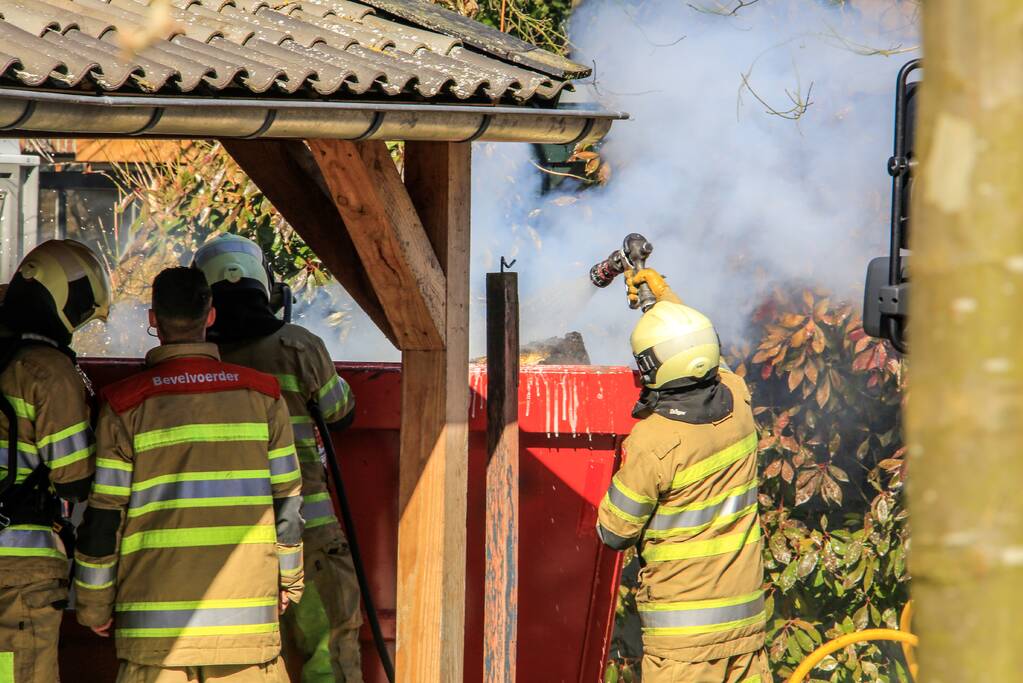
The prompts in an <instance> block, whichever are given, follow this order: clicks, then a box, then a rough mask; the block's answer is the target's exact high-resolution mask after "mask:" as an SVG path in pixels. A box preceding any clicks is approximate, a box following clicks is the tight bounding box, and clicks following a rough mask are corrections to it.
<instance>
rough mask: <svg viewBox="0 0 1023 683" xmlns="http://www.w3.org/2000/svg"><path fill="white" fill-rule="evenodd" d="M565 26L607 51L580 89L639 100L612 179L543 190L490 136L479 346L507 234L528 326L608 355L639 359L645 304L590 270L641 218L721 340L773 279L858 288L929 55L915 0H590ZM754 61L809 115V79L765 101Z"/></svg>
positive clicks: (620, 126) (478, 205)
mask: <svg viewBox="0 0 1023 683" xmlns="http://www.w3.org/2000/svg"><path fill="white" fill-rule="evenodd" d="M693 4H694V5H696V4H698V3H697V2H695V1H694V3H693ZM735 4H736V3H734V2H729V3H724V5H722V6H726V7H727V9H731V8H732V7H734V6H735ZM703 7H704V8H714V7H718V5H716V4H714V0H708V1H707V4H706V5H704V6H703ZM570 37H571V39H572V41H573V43H574V45H575V49H574V51H573V53H572V56H573V58H574V59H576V60H577V61H581V62H583V63H586V64H590V63H592V64H594V65H595V75H594V77H593V78H591V79H589V80H588V83H587V84H586V85H583V86H581V87H580V90H581V91H582V92H581V94H582V95H584V96H585V97H588V98H590V99H592V100H594V101H597V102H599V103H600V104H601V105H603V106H604V107H605V108H607V109H612V110H621V111H627V112H629V113H630V114H631V115H632V117H633V120H631V121H624V122H619V123H616V124H615V125H614V127H613V128H612V131H611V133H610V135H609V136H608V138H607V141H606V143H605V144H604V146H603V149H602V154H603V156H604V158H605V159H606V160H607V161H608V163H609V164H610V165H611V169H612V176H611V180H610V182H609V183H608V184H607V185H606V186H605V187H602V188H599V189H595V190H590V191H587V192H584V193H582V194H581V195H579V196H578V201H575V202H570V200H569V198H568V197H567V196H565V197H560V198H559V197H557V196H554V197H551V196H548V197H546V198H541V197H540V196H539V180H538V175H539V172H538V171H537V170H536V169H535V167H534V166H533V165H532V164H531V163H530V160H531V153H532V152H531V149H530V147H529V146H527V145H508V144H505V145H487V144H483V145H477V149H476V150H475V156H474V176H473V182H474V193H473V202H474V210H473V239H474V245H473V246H474V248H473V268H474V271H473V275H472V277H473V281H472V284H473V291H474V292H475V293H477V295H476V297H475V298H474V302H475V303H476V306H475V308H474V311H473V313H474V317H473V323H474V325H473V343H474V352H478V351H479V350H481V349H482V348H484V347H483V332H484V329H483V325H482V324H481V323H482V321H483V315H484V311H483V307H482V304H481V303H480V299H479V293H481V292H483V291H484V289H483V287H484V273H485V272H486V271H488V270H494V269H496V265H497V262H498V259H499V257H500V255H502V254H504V255H508V256H509V257H512V256H514V257H517V258H518V259H519V262H518V264H516V270H518V271H519V272H520V289H521V299H522V302H523V303H522V310H521V316H522V339H523V341H529V340H532V339H536V338H540V337H545V336H551V335H554V334H563V333H564V332H566V331H569V330H579V331H581V332H582V333H583V336H584V338H585V340H586V343H587V346H588V348H589V351H590V355H591V357H592V358H593V361H594V362H595V363H614V364H620V363H628V362H629V361H630V360H631V359H630V355H629V349H628V335H629V332H630V330H631V328H632V326H633V325H634V324H635V321H636V319H637V314H636V312H634V311H631V310H629V309H628V307H627V305H626V303H625V297H624V295H623V288H624V285H623V284H622V283H616V284H615V285H613V286H612V287H610V288H609V289H608V290H606V291H602V290H595V289H594V288H592V287H591V286H590V285H589V284H588V282H587V279H586V278H587V271H588V268H589V266H590V265H592V264H593V263H594V262H596V261H598V260H600V259H602V258H604V257H606V256H607V254H608V253H609V252H610V251H611V250H612V249H614V248H615V247H616V246H619V245H620V244H621V240H622V238H623V237H624V236H625V235H626V234H627V233H629V232H632V231H636V232H641V233H643V234H644V235H646V236H647V237H648V238H649V239H650V240H651V242H652V243H653V245H654V254H653V256H652V258H651V261H650V264H651V265H652V266H654V267H656V268H658V269H659V270H661V271H662V272H664V273H665V274H666V275H667V276H668V278H669V280H670V282H671V284H672V286H673V288H674V289H675V290H676V291H677V292H678V293H679V295H680V296H682V298H683V299H684V300H686V301H687V302H688V303H691V304H692V305H694V306H696V307H698V308H701V309H703V310H704V311H706V312H707V313H708V314H709V315H710V316H711V317H712V318H713V319H714V320H715V322H716V323H717V325H718V327H719V328H720V330H721V333H722V337H723V339H724V340H725V341H726V342H729V341H738V340H739V339H740V338H741V335H742V334H743V333H744V331H745V321H746V320H747V319H748V314H749V313H750V311H751V310H752V308H753V306H755V305H756V303H757V301H758V300H759V299H760V297H761V296H762V295H763V294H764V293H765V292H767V291H768V290H769V288H770V287H771V286H773V285H774V284H776V283H784V282H788V281H804V282H806V281H808V282H812V283H814V284H818V285H821V286H824V287H826V288H828V289H829V290H832V291H833V292H835V293H836V294H838V295H841V296H845V297H848V298H850V299H851V300H858V299H859V297H861V296H862V293H861V292H862V278H863V275H864V272H865V270H866V264H867V261H868V260H869V258H870V257H872V256H877V255H881V253H882V252H883V251H884V250H885V249H886V239H887V237H886V233H887V223H888V221H887V211H888V194H889V187H890V179H889V177H888V175H887V174H886V172H885V161H886V159H887V157H888V156H889V155H890V154H891V151H890V150H891V136H892V110H893V105H892V101H893V98H894V82H895V74H896V72H897V71H898V69H899V67H900V66H901V65H902V64H903V63H905V62H906V61H907V60H908V59H910V58H912V57H913V56H916V52H915V51H906V52H902V50H903V49H904V48H906V47H911V46H913V45H915V44H916V40H917V39H916V26H915V5H914V4H911V3H900V2H893V1H891V0H877V1H870V2H842V3H833V4H829V3H824V2H807V1H806V0H791V1H787V2H770V1H769V0H763V1H762V2H759V3H757V4H754V5H750V6H747V7H743V8H742V9H740V10H739V11H738V12H737V13H736V15H734V16H720V15H718V14H713V13H708V12H701V11H699V10H698V9H694V8H693V7H692V6H690V5H687V4H686V3H682V2H677V3H676V2H670V3H669V2H620V1H618V0H587V1H586V2H585V3H583V4H582V5H581V6H579V8H578V9H577V10H576V11H575V14H574V16H573V19H572V22H571V26H570ZM893 48H898V49H899V50H898V51H899V52H900V53H899V54H897V55H892V56H885V55H882V54H874V55H866V54H864V53H867V52H870V51H871V50H873V49H883V50H886V51H890V50H892V49H893ZM743 74H748V76H747V78H748V81H749V84H750V86H751V87H752V89H753V91H755V93H756V95H758V96H759V97H761V98H763V99H764V100H765V101H766V102H767V103H768V104H769V105H771V106H772V107H773V109H774V110H775V111H776V112H778V113H781V114H786V113H787V115H788V116H790V117H793V118H795V117H797V115H798V114H800V113H801V107H800V106H799V104H800V103H805V102H806V101H807V99H808V100H809V104H808V106H806V108H805V112H802V115H801V116H798V120H791V119H790V118H784V117H783V116H780V115H778V114H771V113H767V112H766V111H765V109H766V107H765V106H764V105H763V104H762V103H760V102H758V101H757V99H756V98H755V96H754V94H753V93H751V92H750V90H749V89H746V88H744V87H742V83H743V81H742V76H743ZM811 84H812V89H811ZM789 110H793V111H791V112H790V111H789Z"/></svg>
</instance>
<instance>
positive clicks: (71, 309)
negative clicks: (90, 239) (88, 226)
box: [12, 240, 110, 332]
mask: <svg viewBox="0 0 1023 683" xmlns="http://www.w3.org/2000/svg"><path fill="white" fill-rule="evenodd" d="M17 272H18V275H20V276H21V277H22V278H23V279H24V280H25V281H26V282H37V283H39V284H40V285H42V287H43V288H44V289H45V290H46V291H47V293H48V294H49V295H50V297H51V298H52V299H53V304H54V308H55V309H56V312H57V317H58V318H60V322H61V324H63V326H64V327H65V329H67V331H68V332H74V331H75V330H77V329H78V328H80V327H82V326H83V325H85V324H86V323H87V322H89V321H91V320H95V319H97V318H98V319H100V320H103V321H106V319H107V315H108V314H109V313H110V276H109V274H108V273H107V269H106V266H104V265H103V263H102V262H101V261H100V260H99V257H97V256H96V254H94V253H93V251H92V250H91V249H89V247H87V246H85V245H84V244H82V243H81V242H76V241H75V240H48V241H46V242H43V243H42V244H40V245H39V246H37V247H36V248H35V249H33V250H32V251H30V252H29V253H28V255H26V256H25V258H24V259H22V261H21V264H20V265H19V266H18V271H17ZM12 286H13V285H12Z"/></svg>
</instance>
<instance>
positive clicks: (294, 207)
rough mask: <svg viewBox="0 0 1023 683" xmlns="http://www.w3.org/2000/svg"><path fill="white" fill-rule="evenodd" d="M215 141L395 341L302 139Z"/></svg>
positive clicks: (378, 299) (313, 160) (353, 247)
mask: <svg viewBox="0 0 1023 683" xmlns="http://www.w3.org/2000/svg"><path fill="white" fill-rule="evenodd" d="M221 144H223V146H224V149H226V150H227V152H228V154H230V155H231V156H232V157H233V158H234V160H235V161H236V162H237V163H238V165H239V166H241V168H242V170H243V171H245V173H247V174H248V176H249V178H251V179H252V181H253V182H254V183H256V185H258V186H259V189H260V190H262V192H263V194H264V195H266V197H267V198H268V199H269V200H270V202H271V203H272V204H273V205H274V208H276V209H277V211H279V212H280V214H281V215H282V216H284V218H285V220H287V221H288V223H290V224H291V227H293V228H295V230H297V231H298V234H299V235H301V236H302V239H304V240H305V242H306V244H308V245H309V248H311V249H312V250H313V251H314V252H316V255H317V256H319V257H320V260H321V261H323V264H324V265H325V266H326V267H327V269H328V270H329V271H330V273H331V274H332V275H333V276H334V277H335V278H336V279H337V281H338V282H340V283H341V286H343V287H344V288H345V291H346V292H348V293H349V294H350V295H351V297H352V299H354V300H355V303H357V304H358V305H359V308H361V309H362V310H364V311H365V312H366V315H368V316H369V318H370V319H371V320H372V321H373V322H374V323H375V324H376V326H377V327H378V328H380V331H381V332H383V333H384V336H385V337H387V338H388V339H389V340H390V341H391V343H392V344H394V345H395V346H397V345H398V340H397V338H396V337H395V334H394V331H393V330H392V329H391V323H390V322H389V321H388V319H387V315H386V314H385V313H384V309H383V306H382V305H381V303H380V298H379V297H378V296H377V294H376V292H375V291H373V286H372V284H371V283H370V279H369V276H368V274H367V272H366V268H365V267H364V266H363V263H362V261H361V260H360V259H359V255H358V252H356V250H355V245H354V244H353V243H352V238H351V237H350V236H349V235H348V231H347V230H346V229H345V224H344V221H343V220H342V219H341V214H340V213H338V210H337V207H336V206H335V205H334V200H333V198H332V197H331V196H330V191H329V190H328V189H327V183H326V181H325V180H324V179H323V175H322V174H321V173H320V169H319V167H318V166H317V165H316V160H315V159H313V155H312V152H311V151H309V148H308V147H307V146H306V144H305V143H304V142H301V141H299V140H222V141H221Z"/></svg>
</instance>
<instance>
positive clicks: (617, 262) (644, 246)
mask: <svg viewBox="0 0 1023 683" xmlns="http://www.w3.org/2000/svg"><path fill="white" fill-rule="evenodd" d="M653 251H654V245H652V244H650V241H649V240H648V239H647V238H646V237H643V235H640V234H639V233H638V232H633V233H630V234H628V235H626V236H625V239H624V240H623V241H622V248H621V249H616V250H615V251H613V252H611V255H610V256H608V257H607V258H606V259H604V260H603V261H601V262H600V263H597V264H595V265H594V266H593V267H592V268H590V282H592V283H593V284H594V285H595V286H597V287H601V288H603V287H607V286H608V285H610V284H611V283H612V282H614V279H615V278H616V277H618V276H619V275H621V274H622V273H624V272H625V271H626V269H629V270H632V272H633V273H636V272H637V271H639V270H642V269H643V268H645V267H646V260H647V257H648V256H650V254H652V253H653ZM655 303H657V299H656V298H655V297H654V294H653V292H651V291H650V287H649V286H648V285H646V284H641V285H640V286H639V297H638V299H637V300H636V301H630V302H629V307H630V308H641V309H642V310H643V312H644V313H645V312H646V311H648V310H649V309H650V308H651V307H652V306H653V305H654V304H655Z"/></svg>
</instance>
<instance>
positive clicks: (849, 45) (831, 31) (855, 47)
mask: <svg viewBox="0 0 1023 683" xmlns="http://www.w3.org/2000/svg"><path fill="white" fill-rule="evenodd" d="M825 26H827V27H828V32H827V33H825V34H823V35H822V37H823V38H824V39H825V40H830V41H831V42H834V43H837V44H838V47H841V48H843V49H845V50H849V51H850V52H854V53H856V54H858V55H863V56H864V57H874V56H881V57H892V56H894V55H902V54H906V53H907V52H916V51H917V50H919V49H920V46H919V45H911V46H908V47H904V46H903V45H902V44H901V43H899V44H897V45H892V46H891V47H887V48H881V47H873V46H872V45H864V44H862V43H857V42H856V41H853V40H850V39H848V38H846V37H845V36H843V35H842V34H840V33H839V32H838V31H837V30H835V28H834V27H833V26H831V25H830V24H825Z"/></svg>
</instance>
